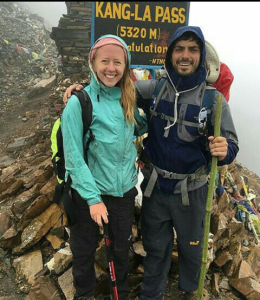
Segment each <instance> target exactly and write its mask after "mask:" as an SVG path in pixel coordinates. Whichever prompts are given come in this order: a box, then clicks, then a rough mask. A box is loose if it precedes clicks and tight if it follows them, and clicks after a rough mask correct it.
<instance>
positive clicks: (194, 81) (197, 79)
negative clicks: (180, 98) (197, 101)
mask: <svg viewBox="0 0 260 300" xmlns="http://www.w3.org/2000/svg"><path fill="white" fill-rule="evenodd" d="M188 31H190V32H193V33H195V34H196V36H197V37H198V38H199V39H200V40H201V42H202V49H201V57H200V64H199V66H198V68H197V70H196V71H195V72H194V73H193V74H192V75H190V76H180V75H179V74H178V73H177V72H176V71H175V70H174V68H173V66H172V63H171V54H172V49H173V46H174V44H175V42H176V40H177V39H178V38H179V37H181V36H182V35H183V34H184V33H185V32H188ZM205 57H206V47H205V39H204V36H203V33H202V31H201V29H200V28H199V27H195V26H183V27H180V28H178V29H177V30H176V31H175V33H174V34H173V35H172V37H171V39H170V42H169V45H168V50H167V52H166V58H165V69H166V70H167V72H168V75H169V77H170V79H171V81H172V82H173V84H174V86H175V88H176V90H177V91H179V92H180V91H185V90H188V89H192V88H194V87H196V86H197V85H200V84H201V83H202V82H203V81H205V80H206V75H207V72H206V67H205Z"/></svg>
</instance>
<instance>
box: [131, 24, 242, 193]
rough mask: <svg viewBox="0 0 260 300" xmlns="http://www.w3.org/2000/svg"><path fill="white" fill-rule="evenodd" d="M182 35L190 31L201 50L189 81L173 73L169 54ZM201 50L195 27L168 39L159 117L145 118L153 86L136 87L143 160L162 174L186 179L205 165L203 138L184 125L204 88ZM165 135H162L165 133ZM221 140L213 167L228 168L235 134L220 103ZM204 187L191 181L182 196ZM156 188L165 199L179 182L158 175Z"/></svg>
mask: <svg viewBox="0 0 260 300" xmlns="http://www.w3.org/2000/svg"><path fill="white" fill-rule="evenodd" d="M187 31H192V32H194V33H195V34H196V35H197V37H198V38H199V39H200V40H201V44H202V49H201V58H200V63H199V65H198V68H197V69H196V71H195V72H194V73H193V74H192V75H190V76H186V77H184V76H183V77H182V76H180V75H179V74H178V73H177V72H176V71H175V70H174V69H173V66H172V63H171V54H172V50H173V46H174V44H175V42H176V40H177V39H178V38H179V37H180V36H182V35H183V34H184V33H185V32H187ZM205 49H206V47H205V40H204V37H203V34H202V32H201V30H200V28H199V27H192V26H185V27H181V28H179V29H177V30H176V32H175V33H174V34H173V36H172V38H171V39H170V42H169V46H168V50H167V53H166V59H165V70H166V74H167V80H166V87H165V90H164V91H163V93H162V96H161V100H160V101H159V103H158V106H157V107H156V112H158V113H159V114H158V115H159V117H155V116H153V117H151V116H150V108H151V106H153V103H154V99H153V94H154V91H155V88H156V86H157V84H158V80H150V81H148V80H146V81H139V82H137V83H136V87H137V104H138V106H139V107H140V108H142V109H143V110H144V111H145V113H146V114H147V116H148V119H150V126H149V132H148V138H147V139H146V140H145V142H144V145H145V148H144V154H145V156H146V158H148V160H149V161H150V162H151V163H152V164H153V165H154V166H156V167H158V168H160V169H162V170H166V171H168V172H172V173H177V174H192V173H194V172H195V171H196V170H198V169H199V168H201V167H205V168H208V166H209V163H210V153H209V151H208V142H207V138H206V137H205V136H200V135H199V133H198V128H196V127H194V126H193V127H192V126H189V125H188V124H189V122H190V123H194V122H196V120H197V119H198V115H199V111H200V104H201V102H202V99H203V94H204V90H205V88H206V87H207V83H206V68H205V56H206V52H205ZM207 88H208V87H207ZM211 88H212V87H211ZM218 94H219V93H218V92H217V91H215V99H214V104H213V109H212V119H211V125H212V130H211V131H212V132H213V129H214V128H213V127H214V119H215V112H216V98H217V97H216V96H217V95H218ZM162 116H169V117H171V118H172V120H171V121H170V122H169V121H167V120H166V119H164V118H163V117H162ZM185 122H186V123H185ZM166 128H168V129H166ZM166 131H168V132H167V133H166ZM212 132H211V134H212ZM221 135H222V136H224V137H226V138H227V141H228V154H227V156H226V158H225V159H224V160H223V161H221V162H219V165H223V164H228V163H230V162H232V161H233V160H234V158H235V157H236V154H237V152H238V146H237V144H238V141H237V135H236V131H235V128H234V124H233V121H232V117H231V113H230V110H229V107H228V104H227V102H226V100H225V98H224V97H223V100H222V123H221ZM205 182H206V179H205V180H204V181H201V182H196V180H193V181H192V182H188V190H189V191H191V190H194V189H196V188H198V187H200V186H202V185H203V184H205ZM158 184H159V187H160V189H161V190H162V191H164V192H166V193H173V192H175V193H179V192H180V181H179V180H176V179H174V180H173V179H167V178H163V177H162V176H161V175H158ZM176 185H177V187H176ZM175 187H176V188H175Z"/></svg>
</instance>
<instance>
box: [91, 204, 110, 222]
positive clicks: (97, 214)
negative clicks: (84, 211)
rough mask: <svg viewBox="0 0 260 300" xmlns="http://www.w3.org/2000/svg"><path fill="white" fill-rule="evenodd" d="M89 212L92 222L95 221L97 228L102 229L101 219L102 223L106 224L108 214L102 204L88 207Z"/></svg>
mask: <svg viewBox="0 0 260 300" xmlns="http://www.w3.org/2000/svg"><path fill="white" fill-rule="evenodd" d="M89 210H90V215H91V218H92V219H93V221H95V222H96V223H97V224H98V226H99V227H102V226H103V224H102V219H103V220H104V222H105V223H106V224H107V223H108V218H107V216H108V213H107V208H106V206H105V204H104V203H103V202H100V203H97V204H94V205H90V207H89Z"/></svg>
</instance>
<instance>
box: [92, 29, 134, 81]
mask: <svg viewBox="0 0 260 300" xmlns="http://www.w3.org/2000/svg"><path fill="white" fill-rule="evenodd" d="M104 38H113V39H116V40H118V41H119V42H120V43H121V44H122V46H123V47H124V48H125V50H126V53H127V61H128V66H129V68H130V64H131V53H130V51H129V49H128V46H127V44H126V43H125V42H124V41H123V40H122V39H121V38H120V37H118V36H116V35H113V34H106V35H103V36H101V37H100V38H99V39H97V40H96V41H95V43H94V44H93V45H92V47H91V49H90V51H89V60H88V62H89V68H90V70H91V79H94V80H95V81H96V83H99V81H98V79H97V77H96V75H95V73H94V71H93V66H92V62H91V61H90V57H91V52H92V50H93V48H94V46H95V45H96V44H97V43H98V42H99V41H100V40H102V39H104Z"/></svg>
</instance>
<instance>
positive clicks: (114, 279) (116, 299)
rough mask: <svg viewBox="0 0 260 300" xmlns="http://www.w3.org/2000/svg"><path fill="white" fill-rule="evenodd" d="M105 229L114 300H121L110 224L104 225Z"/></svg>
mask: <svg viewBox="0 0 260 300" xmlns="http://www.w3.org/2000/svg"><path fill="white" fill-rule="evenodd" d="M103 227H104V240H105V245H106V254H107V261H108V266H109V273H110V280H111V284H112V289H113V295H114V297H113V300H119V298H118V293H117V284H116V274H115V267H114V262H113V253H112V243H111V240H110V237H109V227H108V224H106V223H105V222H104V223H103Z"/></svg>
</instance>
